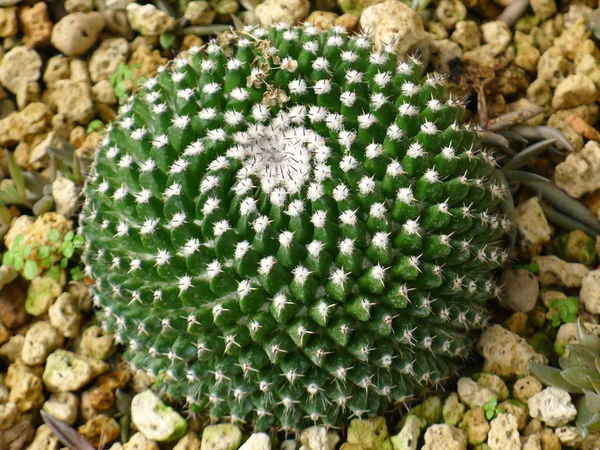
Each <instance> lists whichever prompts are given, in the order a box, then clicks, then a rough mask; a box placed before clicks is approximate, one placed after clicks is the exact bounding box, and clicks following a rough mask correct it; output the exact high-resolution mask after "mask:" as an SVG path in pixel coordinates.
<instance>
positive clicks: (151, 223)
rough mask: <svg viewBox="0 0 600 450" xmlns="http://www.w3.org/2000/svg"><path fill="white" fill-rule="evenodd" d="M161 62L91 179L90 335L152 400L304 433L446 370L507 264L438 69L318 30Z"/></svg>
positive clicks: (254, 31)
mask: <svg viewBox="0 0 600 450" xmlns="http://www.w3.org/2000/svg"><path fill="white" fill-rule="evenodd" d="M226 40H227V42H221V43H217V42H216V41H215V42H212V43H210V44H209V45H208V46H207V47H206V51H202V52H200V51H199V49H194V50H193V51H191V52H190V55H189V56H188V57H181V58H179V59H176V60H175V61H173V62H172V63H171V64H169V65H168V67H165V68H162V69H161V70H160V71H159V74H158V75H157V77H155V78H153V79H150V80H149V81H148V82H146V83H145V85H144V86H143V87H142V88H141V89H140V91H139V92H138V93H137V95H136V96H135V97H134V98H131V99H130V101H129V102H127V103H126V104H125V105H124V106H123V107H122V109H121V111H120V115H119V118H118V119H117V121H116V122H115V123H114V124H113V125H112V126H110V127H109V128H108V129H107V134H106V137H105V139H104V141H103V143H102V144H101V146H100V148H99V150H98V152H97V156H96V159H95V163H94V167H93V170H92V176H91V177H90V180H89V182H88V184H87V187H86V196H87V200H86V203H85V207H84V213H83V216H82V223H83V232H84V234H85V236H86V237H87V241H88V244H87V248H86V254H85V259H86V264H87V270H88V273H89V275H90V276H92V277H93V278H94V279H95V280H96V281H97V283H96V285H95V287H94V290H95V304H96V305H97V306H98V308H99V317H100V319H101V321H102V323H103V324H104V327H105V328H106V329H107V330H109V331H111V332H113V333H114V334H115V335H116V338H117V340H118V341H119V342H120V343H123V344H124V345H125V346H126V351H125V358H126V359H127V360H129V362H130V363H131V365H132V366H133V367H135V368H142V369H145V370H147V371H148V372H150V373H151V374H153V375H155V376H157V377H158V382H157V388H158V390H159V392H161V393H163V394H164V395H165V397H166V398H170V399H176V400H181V401H184V402H185V403H186V405H187V407H188V408H189V409H190V410H191V411H193V412H200V411H205V410H208V412H209V413H210V415H211V416H212V417H214V418H220V417H227V418H229V419H231V420H233V421H238V422H249V423H253V424H254V426H255V427H256V428H258V429H266V428H269V427H271V426H276V427H283V428H285V429H297V428H299V427H302V426H306V425H309V424H313V423H323V424H334V425H336V426H337V425H340V424H342V423H344V421H346V420H348V418H350V417H363V416H368V415H371V414H376V413H378V412H381V411H383V410H385V409H386V408H388V407H390V406H392V405H393V404H396V403H400V402H404V401H406V400H407V399H409V398H411V397H412V396H414V395H418V394H419V393H421V392H422V391H423V390H424V389H426V388H429V387H431V386H434V385H437V384H439V383H440V382H442V381H443V380H445V379H447V378H448V377H449V376H451V375H452V374H453V373H454V372H455V371H456V368H457V362H459V361H460V360H461V359H464V358H465V356H466V355H467V353H468V350H469V348H470V347H471V344H472V340H473V337H472V334H471V333H470V332H471V331H472V330H477V329H480V328H481V327H482V326H483V324H484V323H485V321H486V318H487V315H486V310H485V302H486V300H487V299H488V298H489V297H491V296H492V295H493V294H494V292H495V290H496V285H495V284H494V283H493V279H492V275H491V274H492V271H493V270H494V268H496V267H498V266H499V265H500V264H501V263H502V261H503V260H504V259H505V258H506V254H505V252H504V250H503V248H502V244H501V240H502V237H503V234H504V232H505V230H506V228H507V225H508V221H507V220H506V219H504V218H503V217H502V216H501V215H499V213H498V212H497V205H498V203H499V202H500V201H501V198H502V195H503V191H502V189H501V188H500V187H499V186H498V185H497V184H496V183H495V182H494V181H493V178H492V177H491V176H490V173H491V171H492V170H493V160H492V158H491V157H490V156H489V154H487V153H486V152H484V151H482V150H481V149H480V138H479V135H478V134H477V133H476V131H475V130H473V129H471V128H469V127H463V126H459V125H458V123H459V122H460V120H461V117H462V108H461V106H460V105H459V104H458V103H456V102H454V101H452V100H448V99H447V98H446V95H445V93H444V83H443V80H442V78H441V77H439V76H435V75H430V76H428V77H426V78H422V71H423V67H422V66H421V65H420V64H419V62H418V61H416V60H413V59H408V60H407V61H405V62H398V61H397V57H396V55H395V54H394V53H393V51H392V50H391V49H390V48H384V49H382V50H381V51H376V50H374V49H372V48H371V43H370V42H369V41H368V40H367V39H366V38H365V37H363V36H354V37H348V36H346V35H345V32H344V30H342V29H340V28H333V29H332V30H330V31H328V32H317V30H316V29H315V28H314V27H312V26H308V25H307V26H304V27H296V28H290V27H286V26H278V27H275V28H271V29H269V30H264V29H260V28H251V29H248V30H247V31H245V32H242V33H239V34H234V33H231V34H230V35H229V36H228V37H227V39H226Z"/></svg>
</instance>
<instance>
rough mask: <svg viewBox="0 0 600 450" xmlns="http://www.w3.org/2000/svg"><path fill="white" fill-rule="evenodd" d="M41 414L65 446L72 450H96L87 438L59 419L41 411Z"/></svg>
mask: <svg viewBox="0 0 600 450" xmlns="http://www.w3.org/2000/svg"><path fill="white" fill-rule="evenodd" d="M40 414H41V415H42V419H44V422H46V425H48V426H49V427H50V429H51V430H52V432H53V433H54V434H55V435H56V437H57V438H58V439H59V440H60V442H62V443H63V444H64V445H66V446H67V447H69V448H70V449H71V450H96V449H95V448H94V447H93V446H92V444H90V443H89V442H88V441H87V439H86V438H84V437H83V436H82V435H81V434H79V433H78V432H77V431H75V430H74V429H73V428H71V427H70V426H69V425H67V424H66V423H65V422H63V421H62V420H59V419H57V418H56V417H54V416H53V415H51V414H48V413H47V412H46V411H44V410H41V411H40Z"/></svg>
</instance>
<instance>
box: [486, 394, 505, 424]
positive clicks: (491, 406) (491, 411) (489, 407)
mask: <svg viewBox="0 0 600 450" xmlns="http://www.w3.org/2000/svg"><path fill="white" fill-rule="evenodd" d="M481 407H482V408H483V410H484V411H485V418H486V419H487V420H492V419H493V418H494V417H496V416H497V415H498V414H501V413H503V412H504V409H502V408H500V407H499V406H498V399H497V398H491V399H489V400H488V401H487V402H485V403H484V404H483V405H482V406H481Z"/></svg>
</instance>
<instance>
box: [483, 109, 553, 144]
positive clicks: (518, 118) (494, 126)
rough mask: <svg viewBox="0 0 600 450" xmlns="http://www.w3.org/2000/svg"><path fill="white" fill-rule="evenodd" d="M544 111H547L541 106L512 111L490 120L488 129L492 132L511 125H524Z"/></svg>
mask: <svg viewBox="0 0 600 450" xmlns="http://www.w3.org/2000/svg"><path fill="white" fill-rule="evenodd" d="M544 111H546V110H545V109H544V108H543V107H541V106H532V107H530V108H525V109H520V110H519V111H511V112H509V113H506V114H502V115H501V116H499V117H496V118H495V119H492V120H490V122H489V123H488V125H487V129H488V130H491V131H496V130H501V129H503V128H506V127H509V126H511V125H516V124H518V123H523V122H525V121H526V120H529V119H531V118H532V117H535V116H537V115H538V114H541V113H543V112H544ZM517 133H518V131H517ZM524 137H527V136H524Z"/></svg>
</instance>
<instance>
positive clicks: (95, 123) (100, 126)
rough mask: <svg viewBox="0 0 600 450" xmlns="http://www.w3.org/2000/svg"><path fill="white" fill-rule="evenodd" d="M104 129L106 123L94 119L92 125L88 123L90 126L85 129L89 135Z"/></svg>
mask: <svg viewBox="0 0 600 450" xmlns="http://www.w3.org/2000/svg"><path fill="white" fill-rule="evenodd" d="M103 128H104V122H102V121H101V120H100V119H94V120H92V121H91V122H90V123H88V126H87V128H86V129H85V132H86V133H87V134H91V133H93V132H94V131H98V130H102V129H103Z"/></svg>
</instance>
